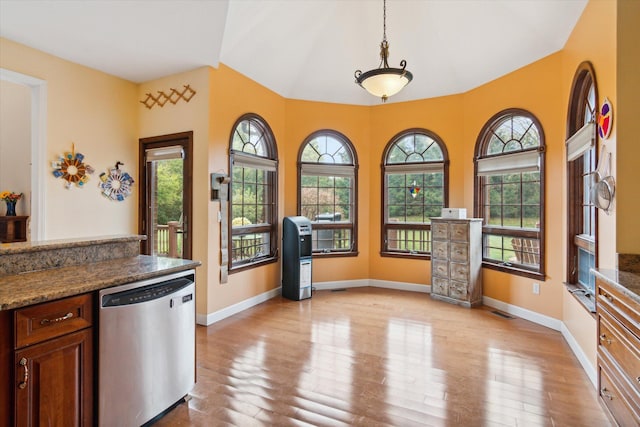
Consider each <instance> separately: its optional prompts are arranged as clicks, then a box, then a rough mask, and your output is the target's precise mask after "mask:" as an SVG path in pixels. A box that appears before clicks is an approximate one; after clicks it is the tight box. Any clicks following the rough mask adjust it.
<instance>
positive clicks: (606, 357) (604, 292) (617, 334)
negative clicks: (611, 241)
mask: <svg viewBox="0 0 640 427" xmlns="http://www.w3.org/2000/svg"><path fill="white" fill-rule="evenodd" d="M596 288H597V292H596V294H597V300H596V301H597V303H596V304H597V305H596V313H597V316H598V390H599V394H600V399H601V400H602V402H603V403H604V405H605V406H606V407H607V409H608V410H609V411H610V413H611V415H612V416H613V418H614V419H615V420H616V422H617V423H618V425H620V426H638V425H640V304H638V302H637V301H636V300H634V299H633V298H631V297H629V296H628V295H625V293H624V292H622V291H621V289H620V288H619V287H618V286H614V285H612V284H611V283H609V282H608V281H607V280H603V279H602V278H601V277H599V276H598V275H597V274H596Z"/></svg>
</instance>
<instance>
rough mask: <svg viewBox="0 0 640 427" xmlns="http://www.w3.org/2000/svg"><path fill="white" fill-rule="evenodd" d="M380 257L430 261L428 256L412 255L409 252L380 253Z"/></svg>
mask: <svg viewBox="0 0 640 427" xmlns="http://www.w3.org/2000/svg"><path fill="white" fill-rule="evenodd" d="M380 256H381V257H387V258H404V259H419V260H430V259H431V255H430V254H412V253H409V252H380Z"/></svg>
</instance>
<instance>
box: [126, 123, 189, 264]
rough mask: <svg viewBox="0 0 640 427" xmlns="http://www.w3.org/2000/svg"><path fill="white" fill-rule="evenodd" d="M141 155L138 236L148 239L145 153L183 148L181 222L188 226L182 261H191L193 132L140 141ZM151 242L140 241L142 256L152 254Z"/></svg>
mask: <svg viewBox="0 0 640 427" xmlns="http://www.w3.org/2000/svg"><path fill="white" fill-rule="evenodd" d="M139 142H140V144H139V153H138V171H139V172H138V182H139V183H140V186H139V189H140V190H139V196H138V233H139V234H142V235H144V236H148V232H149V227H148V226H147V219H148V216H149V209H148V208H147V206H148V200H149V194H148V192H147V188H148V185H147V184H148V182H147V181H148V171H147V161H146V156H145V151H146V150H147V149H150V148H162V147H171V146H174V145H181V146H182V148H183V150H184V159H183V161H184V163H183V183H182V185H183V187H182V191H183V200H182V219H183V223H184V224H185V228H186V232H187V238H186V239H185V241H184V242H183V247H182V258H184V259H191V254H192V250H193V131H188V132H179V133H173V134H169V135H161V136H152V137H149V138H140V139H139ZM149 242H150V239H148V238H147V239H146V240H142V241H141V242H140V253H141V254H146V255H150V254H151V248H150V247H149Z"/></svg>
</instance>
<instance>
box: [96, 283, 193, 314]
mask: <svg viewBox="0 0 640 427" xmlns="http://www.w3.org/2000/svg"><path fill="white" fill-rule="evenodd" d="M192 283H193V280H191V279H189V278H187V277H181V278H178V279H173V280H169V281H166V282H161V283H155V284H153V285H149V286H143V287H140V288H133V289H128V290H126V291H121V292H116V293H113V294H108V295H103V296H102V301H101V306H102V307H117V306H121V305H130V304H140V303H144V302H148V301H153V300H155V299H158V298H162V297H164V296H166V295H170V294H172V293H174V292H177V291H179V290H180V289H183V288H185V287H187V286H189V285H190V284H192ZM186 297H188V295H187V296H186ZM183 298H184V297H183ZM183 302H184V301H183Z"/></svg>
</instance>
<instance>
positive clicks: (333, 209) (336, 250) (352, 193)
mask: <svg viewBox="0 0 640 427" xmlns="http://www.w3.org/2000/svg"><path fill="white" fill-rule="evenodd" d="M357 171H358V159H357V157H356V152H355V149H354V148H353V145H352V144H351V142H350V141H349V139H347V137H346V136H344V135H343V134H341V133H340V132H336V131H333V130H320V131H317V132H314V133H312V134H311V135H309V136H308V137H307V138H306V139H305V140H304V142H303V143H302V146H301V147H300V152H299V153H298V215H302V216H305V217H307V218H309V219H310V220H311V222H312V224H313V226H312V229H313V252H314V255H315V254H317V255H329V256H331V255H333V256H337V255H356V254H357V253H358V244H357V243H358V240H357V230H358V227H357V219H358V210H357V207H358V203H357V201H358V196H357V189H358V173H357Z"/></svg>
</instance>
